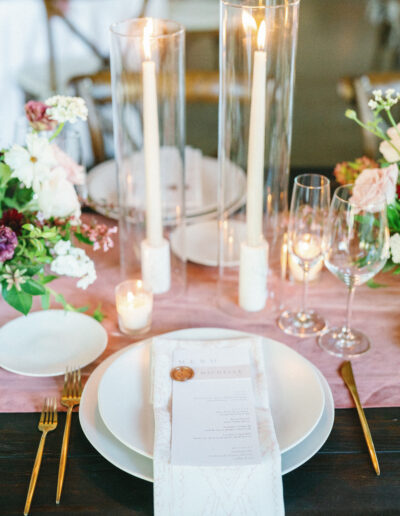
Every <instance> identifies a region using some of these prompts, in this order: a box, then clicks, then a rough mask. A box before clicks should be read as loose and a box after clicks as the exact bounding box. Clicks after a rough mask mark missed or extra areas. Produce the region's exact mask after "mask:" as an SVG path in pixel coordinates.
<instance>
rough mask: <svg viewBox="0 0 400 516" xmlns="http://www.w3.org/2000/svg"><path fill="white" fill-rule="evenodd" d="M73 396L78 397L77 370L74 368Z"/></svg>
mask: <svg viewBox="0 0 400 516" xmlns="http://www.w3.org/2000/svg"><path fill="white" fill-rule="evenodd" d="M74 396H75V397H77V396H78V369H77V368H75V371H74Z"/></svg>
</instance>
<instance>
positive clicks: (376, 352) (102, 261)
mask: <svg viewBox="0 0 400 516" xmlns="http://www.w3.org/2000/svg"><path fill="white" fill-rule="evenodd" d="M96 218H97V219H100V218H101V217H99V216H97V217H96ZM104 220H106V219H104ZM89 254H92V255H93V257H94V259H95V262H96V269H97V275H98V279H97V281H96V282H95V283H94V284H93V285H92V286H91V287H89V288H88V289H87V290H86V291H83V290H80V289H77V288H76V287H75V284H76V281H75V280H74V279H71V278H68V279H66V278H63V279H59V280H57V281H56V282H54V283H53V284H52V285H53V286H54V289H55V290H58V291H59V292H62V293H63V294H64V295H65V296H66V297H67V300H68V301H70V302H72V303H74V304H75V305H77V306H83V305H86V304H89V305H90V306H91V309H92V310H93V309H94V308H95V307H96V306H97V304H98V303H99V302H101V303H102V310H103V311H104V312H105V313H106V314H107V317H106V319H105V320H104V321H103V325H104V327H105V328H106V330H107V332H108V336H109V342H108V345H107V348H106V350H105V351H104V353H103V354H102V355H101V356H100V357H99V358H98V359H97V360H96V362H94V363H92V364H90V365H89V366H87V367H86V368H85V369H84V371H83V376H84V378H87V377H88V376H89V375H90V373H91V372H92V371H93V369H94V368H95V367H96V366H97V365H98V364H99V363H100V362H102V361H103V360H104V359H105V358H106V357H108V356H109V355H111V354H112V353H114V352H115V351H117V350H119V349H121V348H123V347H124V346H126V345H128V344H130V343H131V342H133V339H132V338H131V337H126V336H123V335H121V334H120V333H119V331H118V323H117V317H116V312H115V305H114V287H115V285H116V284H117V283H118V282H119V281H120V277H119V258H118V242H116V246H115V248H114V249H113V250H111V251H109V252H108V253H106V254H103V253H102V252H100V251H98V252H96V253H89ZM216 280H217V271H216V269H215V268H211V267H202V266H198V265H194V264H191V263H188V268H187V291H186V294H185V295H184V296H182V297H181V298H179V299H176V300H175V301H173V302H172V303H171V302H168V303H165V302H164V303H160V302H159V303H157V302H156V303H155V311H154V314H153V326H152V330H151V334H150V335H149V336H151V335H158V334H161V333H165V332H169V331H173V330H178V329H181V328H191V327H205V326H208V327H221V328H232V329H237V330H242V331H248V332H251V333H256V334H258V335H263V336H267V337H270V338H272V339H276V340H278V341H280V342H283V343H285V344H287V345H289V346H290V347H291V348H293V349H295V350H296V351H298V352H299V353H300V354H302V355H303V356H304V357H306V358H307V359H309V360H310V361H311V362H312V363H313V364H315V365H316V366H317V367H318V368H319V369H320V370H321V371H322V373H323V374H324V375H325V377H326V378H327V380H328V382H329V385H330V387H331V389H332V392H333V396H334V399H335V406H336V407H337V408H345V407H352V406H353V403H352V400H351V398H350V396H349V394H348V391H347V389H346V388H345V386H344V384H343V382H342V379H341V377H340V376H339V374H338V367H339V365H340V364H341V359H336V358H335V357H333V356H331V355H328V354H327V353H326V352H324V351H322V350H321V349H320V348H319V347H318V345H317V341H316V339H315V338H310V339H305V340H302V339H297V338H294V337H290V336H287V335H285V334H284V333H282V332H281V331H280V330H279V328H278V327H277V325H276V319H275V314H271V315H270V317H268V319H267V318H266V316H265V313H263V314H261V315H260V316H259V318H257V319H256V320H254V319H253V320H252V321H251V322H250V321H246V320H245V319H237V318H233V317H231V316H229V315H227V314H225V313H223V312H222V311H221V310H220V309H218V307H217V300H216ZM378 281H381V282H384V283H385V284H387V285H388V286H387V287H386V288H381V289H375V290H372V289H370V288H368V287H367V286H362V287H359V288H358V289H357V291H356V296H355V302H354V310H353V325H354V327H356V328H360V329H362V330H363V331H365V332H366V333H367V334H368V335H369V337H370V339H371V342H372V349H371V350H370V351H369V352H368V353H367V354H366V355H364V356H363V357H361V358H359V359H357V360H354V361H353V369H354V374H355V377H356V381H357V385H358V389H359V393H360V398H361V401H362V403H363V405H364V406H365V407H389V406H400V323H399V318H398V317H399V307H400V278H399V277H397V279H394V278H392V277H391V276H390V275H381V276H380V277H379V278H378ZM282 289H283V291H284V297H285V299H287V300H290V301H288V305H289V307H294V306H295V305H296V303H297V302H300V297H301V285H291V284H289V283H288V282H285V284H282ZM345 302H346V289H345V286H344V284H343V283H341V282H340V281H339V280H338V279H336V278H335V277H333V276H332V275H331V274H330V273H329V272H328V271H324V272H323V274H322V278H321V280H319V281H318V282H316V283H314V284H311V285H310V288H309V306H310V307H314V308H317V309H318V310H319V311H320V313H321V314H323V315H324V316H325V317H326V319H327V320H328V322H329V323H330V324H331V325H334V324H341V323H343V320H344V315H345ZM34 306H35V309H39V303H35V305H34ZM55 308H56V307H55ZM18 316H19V314H18V313H17V312H15V311H14V310H13V309H12V308H10V307H9V306H8V305H7V304H6V303H5V302H4V301H3V300H0V325H3V324H5V323H6V322H8V321H10V320H11V319H13V318H15V317H18ZM146 337H147V336H146ZM62 385H63V377H52V378H32V377H27V376H20V375H16V374H13V373H10V372H8V371H5V370H4V369H0V386H1V391H0V392H1V395H0V412H37V411H40V410H41V409H42V403H43V398H44V397H45V396H56V397H59V395H60V392H61V390H62Z"/></svg>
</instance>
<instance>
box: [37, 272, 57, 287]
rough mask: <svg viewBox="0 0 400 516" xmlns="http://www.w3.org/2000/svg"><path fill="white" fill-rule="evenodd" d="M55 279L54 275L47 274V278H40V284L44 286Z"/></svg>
mask: <svg viewBox="0 0 400 516" xmlns="http://www.w3.org/2000/svg"><path fill="white" fill-rule="evenodd" d="M57 278H58V276H56V275H55V274H48V275H47V276H42V277H41V278H40V283H41V284H42V285H46V283H50V282H51V281H54V280H55V279H57Z"/></svg>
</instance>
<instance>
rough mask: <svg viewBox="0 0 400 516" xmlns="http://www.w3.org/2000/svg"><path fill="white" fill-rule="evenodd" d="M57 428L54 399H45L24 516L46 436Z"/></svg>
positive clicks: (29, 503)
mask: <svg viewBox="0 0 400 516" xmlns="http://www.w3.org/2000/svg"><path fill="white" fill-rule="evenodd" d="M56 427H57V403H56V400H55V398H46V399H45V402H44V405H43V410H42V413H41V415H40V420H39V425H38V428H39V430H40V431H41V432H42V437H41V438H40V443H39V447H38V451H37V453H36V459H35V464H34V465H33V470H32V475H31V481H30V482H29V488H28V494H27V496H26V502H25V508H24V516H26V515H27V514H28V513H29V509H30V508H31V502H32V497H33V493H34V492H35V487H36V481H37V478H38V474H39V469H40V464H41V462H42V456H43V450H44V443H45V441H46V436H47V433H48V432H51V431H52V430H55V429H56Z"/></svg>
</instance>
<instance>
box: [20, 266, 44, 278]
mask: <svg viewBox="0 0 400 516" xmlns="http://www.w3.org/2000/svg"><path fill="white" fill-rule="evenodd" d="M42 269H43V265H33V266H32V267H27V268H26V272H25V274H24V276H34V275H35V274H37V273H38V272H40V271H41V270H42Z"/></svg>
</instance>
